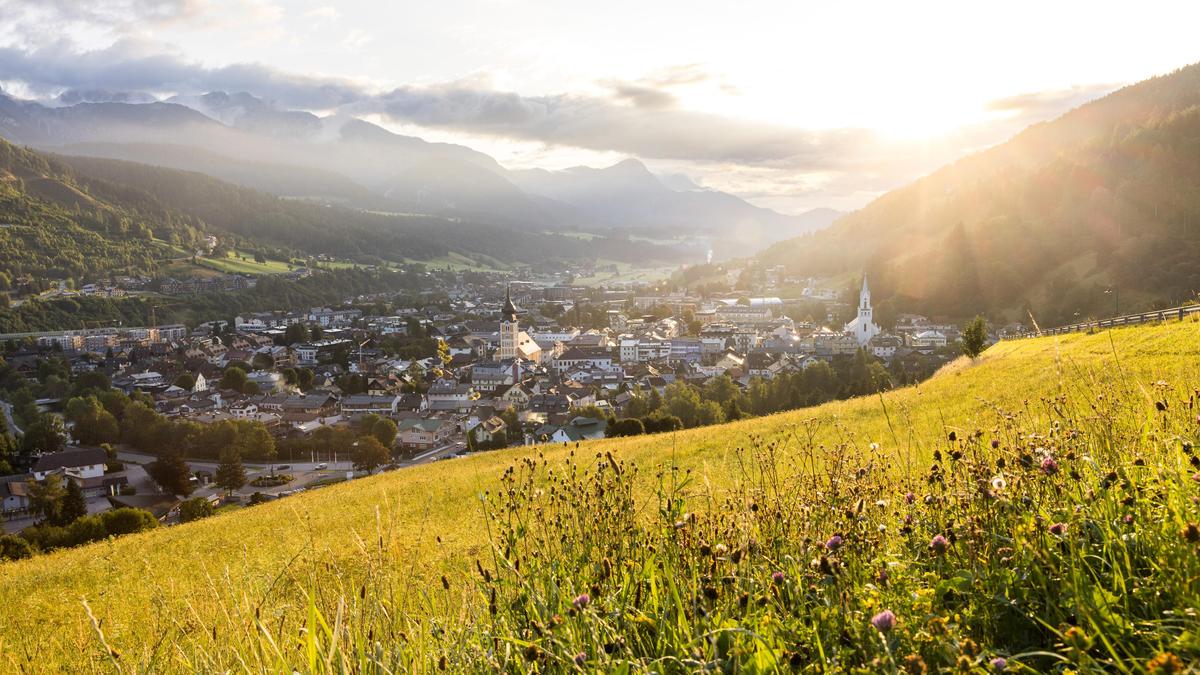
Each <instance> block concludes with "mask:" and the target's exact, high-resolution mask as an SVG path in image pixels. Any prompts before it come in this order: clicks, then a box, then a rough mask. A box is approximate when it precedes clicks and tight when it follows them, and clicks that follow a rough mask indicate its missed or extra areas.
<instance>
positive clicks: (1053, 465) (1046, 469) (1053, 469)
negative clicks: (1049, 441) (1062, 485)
mask: <svg viewBox="0 0 1200 675" xmlns="http://www.w3.org/2000/svg"><path fill="white" fill-rule="evenodd" d="M1042 473H1044V474H1046V475H1047V476H1053V475H1054V474H1056V473H1058V462H1056V461H1055V460H1054V458H1053V457H1051V456H1050V455H1046V458H1045V459H1043V460H1042Z"/></svg>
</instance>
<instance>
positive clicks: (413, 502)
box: [0, 322, 1200, 670]
mask: <svg viewBox="0 0 1200 675" xmlns="http://www.w3.org/2000/svg"><path fill="white" fill-rule="evenodd" d="M1198 357H1200V327H1198V325H1197V324H1196V323H1195V322H1190V323H1187V324H1182V325H1180V324H1172V325H1166V326H1161V327H1142V328H1132V329H1124V330H1119V331H1111V332H1106V333H1101V334H1097V335H1090V336H1089V335H1071V336H1066V337H1059V338H1046V339H1039V340H1029V341H1020V342H1008V343H1003V344H1000V345H997V346H994V347H992V348H991V349H990V350H988V351H987V352H986V353H985V354H984V356H983V357H982V358H981V359H980V361H979V362H978V363H976V364H967V363H964V362H961V361H960V362H958V363H955V364H952V365H951V366H949V367H948V368H947V369H946V370H945V371H944V372H942V373H940V374H939V375H938V376H937V377H935V378H934V379H932V380H930V381H929V382H927V383H925V384H923V385H921V386H919V387H912V388H907V389H903V390H899V391H895V392H892V393H889V394H887V395H885V396H883V397H882V399H880V398H864V399H856V400H851V401H846V402H839V403H834V404H829V405H825V406H821V407H819V408H814V409H808V410H801V411H796V412H791V413H785V414H780V415H774V416H771V417H767V418H760V419H757V420H749V421H745V422H740V423H735V424H728V425H724V426H721V427H716V428H707V429H700V430H695V431H691V432H683V433H680V434H678V435H677V436H676V437H674V438H672V437H668V436H654V437H641V438H635V439H628V440H621V441H604V442H598V443H595V444H590V445H589V446H585V448H584V450H585V452H584V454H585V456H587V455H590V453H591V452H592V451H604V450H611V451H612V452H613V453H614V454H615V455H617V456H619V457H620V458H621V459H623V460H632V461H635V462H637V463H639V464H641V465H642V466H649V465H653V464H655V463H658V462H662V461H666V460H669V459H671V458H672V457H674V459H675V460H676V461H677V462H679V463H680V464H681V465H683V466H687V467H694V468H695V469H696V470H697V471H698V472H699V473H701V474H702V475H703V476H704V477H705V480H706V481H707V482H709V483H711V484H713V485H714V486H716V487H718V488H719V487H720V486H721V485H722V484H723V483H725V482H726V481H727V480H728V476H729V475H730V474H731V473H732V472H731V471H730V469H731V468H732V465H731V462H732V459H733V458H732V456H731V454H732V453H731V449H732V448H735V447H737V446H742V445H747V444H749V443H752V442H753V440H754V438H756V437H765V438H767V439H786V437H787V436H788V435H790V434H793V433H797V432H801V431H803V430H804V429H808V428H810V427H808V426H806V425H802V423H804V422H806V421H809V420H818V421H819V422H820V423H819V425H818V426H817V427H815V433H817V434H819V435H820V437H821V438H824V439H826V441H827V442H829V443H831V444H832V443H833V442H836V441H837V440H838V439H839V438H842V437H843V436H844V435H846V434H852V435H853V436H854V437H855V438H856V439H857V440H858V441H859V442H866V441H878V442H880V443H881V444H882V445H883V446H884V448H885V449H888V448H896V458H897V461H896V470H899V471H904V470H906V468H905V467H907V466H913V467H917V468H916V469H915V470H918V471H919V470H921V469H923V468H924V465H925V463H926V461H927V458H926V457H925V450H924V449H923V448H928V447H929V446H930V445H931V444H933V443H935V442H936V441H937V440H938V439H942V438H944V433H945V431H946V430H947V429H960V430H967V429H973V428H974V424H975V421H977V420H978V419H980V418H981V416H982V415H984V412H985V408H986V407H987V402H995V403H1000V404H1005V405H1019V404H1020V403H1021V401H1022V400H1026V399H1030V398H1036V397H1038V396H1040V395H1043V394H1052V393H1053V392H1055V391H1056V390H1058V388H1059V387H1085V388H1086V387H1088V386H1089V384H1090V383H1091V382H1092V381H1093V380H1100V381H1104V380H1108V379H1111V378H1113V377H1118V376H1119V375H1122V374H1123V375H1124V376H1125V377H1126V378H1127V379H1129V380H1131V381H1132V382H1135V383H1140V384H1147V383H1149V382H1152V381H1154V380H1159V379H1162V380H1167V381H1169V382H1171V383H1173V384H1176V383H1178V384H1187V383H1194V382H1196V381H1197V379H1200V378H1198V376H1200V358H1198ZM885 405H886V408H887V411H888V414H889V415H890V418H891V422H892V425H894V428H895V429H896V430H897V431H896V435H895V436H893V434H892V433H891V431H889V424H888V417H887V416H885V415H884V414H883V406H885ZM545 452H546V455H547V458H548V459H550V460H551V461H552V462H553V461H554V460H555V459H558V458H561V457H562V456H563V455H565V453H566V452H567V451H566V450H565V449H562V448H546V449H545ZM529 455H530V452H529V451H528V450H519V449H517V450H510V451H505V452H497V453H489V454H484V455H480V456H477V457H473V458H468V459H463V460H456V461H450V462H442V463H438V464H435V465H431V466H427V467H423V468H419V469H412V470H407V471H401V472H397V473H393V474H390V475H385V476H378V477H375V478H371V479H367V480H363V481H357V482H354V483H352V484H346V485H339V486H334V487H330V488H326V489H324V490H322V491H319V492H314V493H311V494H308V495H304V496H301V497H295V498H290V499H287V500H282V501H279V502H275V503H272V504H268V505H264V506H259V507H255V508H253V509H248V510H245V511H241V512H237V513H230V514H225V515H221V516H217V517H215V518H212V519H210V520H207V521H203V522H200V523H195V524H191V525H186V526H180V527H174V528H170V529H167V530H160V531H157V532H152V533H146V534H142V535H136V536H131V537H127V538H122V539H118V540H115V541H112V542H109V543H102V544H97V545H93V546H88V547H85V548H81V549H76V550H70V551H64V552H61V553H57V554H53V555H47V556H42V557H38V558H35V559H33V560H29V561H23V562H20V563H13V564H7V565H3V566H0V574H2V575H3V578H4V583H3V584H2V585H0V669H2V670H13V669H14V668H15V667H16V666H18V665H19V664H21V663H23V662H26V663H27V661H26V659H27V658H33V659H34V661H33V663H36V664H38V666H40V667H50V666H52V665H73V666H75V667H76V668H78V667H80V666H84V665H85V664H86V665H87V666H89V667H96V666H97V665H99V664H101V663H103V661H104V659H105V655H104V653H103V651H102V650H101V648H100V646H99V642H98V641H97V640H96V637H95V635H96V634H95V631H94V629H93V628H92V626H91V625H90V624H89V622H88V619H87V615H86V612H85V610H84V605H83V602H82V600H83V599H86V601H87V602H88V604H89V605H90V606H91V609H92V610H93V612H94V614H95V616H96V618H97V619H99V620H101V621H102V624H101V627H102V630H103V632H104V634H105V636H106V638H107V639H108V642H109V643H110V644H111V645H112V646H113V647H115V648H116V649H118V650H120V651H121V652H122V654H123V656H122V659H121V661H122V663H125V664H130V663H140V664H143V665H144V664H146V663H148V662H150V661H151V658H152V657H151V654H154V653H157V654H158V657H157V658H159V659H161V658H164V657H166V658H170V654H172V653H173V652H172V651H171V650H172V649H178V650H180V652H181V653H186V652H190V651H193V650H208V651H211V650H213V649H214V647H215V646H217V647H219V648H221V649H237V648H238V647H239V644H242V643H241V639H242V636H244V635H245V634H246V632H248V631H251V630H252V628H251V627H252V626H253V622H254V614H255V608H256V607H258V606H260V604H261V607H262V610H261V611H262V615H263V619H262V620H263V621H264V623H268V624H270V625H272V626H277V625H278V626H280V628H279V633H278V634H277V635H279V636H281V637H282V636H284V635H288V634H294V633H295V631H296V630H298V629H299V628H300V627H302V625H303V620H304V615H305V607H306V600H305V599H304V589H305V588H314V587H315V588H318V589H320V591H321V592H322V593H323V594H325V596H326V599H328V597H329V596H330V595H331V594H345V595H347V596H349V597H354V596H355V594H356V591H357V589H358V588H359V587H360V585H361V584H363V583H364V581H366V580H370V582H371V583H372V584H375V583H376V582H377V581H378V580H379V579H380V578H381V577H383V578H391V579H400V580H402V582H403V581H405V580H411V582H412V583H407V584H406V583H400V584H398V586H399V587H402V588H405V587H407V588H409V589H411V591H412V595H411V597H410V598H394V599H392V600H391V601H390V602H391V603H392V604H391V605H390V606H391V607H393V608H398V609H400V610H402V611H403V610H412V609H415V608H416V607H417V606H422V607H424V606H427V604H428V602H429V598H427V597H425V594H426V593H427V592H430V591H428V589H430V588H431V587H435V586H436V582H434V583H432V584H430V583H426V582H429V581H433V580H435V579H437V577H438V576H439V575H441V574H443V573H445V574H447V575H449V577H450V579H452V580H457V579H459V578H461V576H462V575H464V574H467V573H468V567H469V564H470V562H471V561H473V560H474V559H475V558H477V557H485V558H486V551H485V548H484V542H485V533H484V532H483V528H482V519H481V517H480V508H479V505H478V499H477V495H478V494H479V493H480V492H482V491H483V490H487V489H494V488H495V487H496V485H497V484H498V477H499V474H500V473H501V472H502V471H503V470H504V468H506V467H507V466H509V465H510V464H511V463H512V462H513V461H514V460H515V459H516V458H519V457H527V456H529ZM646 473H650V472H646ZM438 536H440V537H441V543H438V542H437V541H436V540H435V537H438ZM452 584H454V587H456V588H457V587H458V585H457V582H456V581H452ZM435 595H441V593H440V591H439V593H437V594H435ZM279 622H283V624H282V625H281V624H280V623H279ZM285 628H286V630H285ZM214 635H216V636H218V637H217V639H216V641H215V642H214V638H213V636H214ZM247 644H248V643H247ZM242 647H243V649H249V647H248V646H246V645H245V644H242ZM243 653H244V652H243ZM34 655H36V656H34ZM157 663H158V664H159V665H160V666H161V665H162V661H158V662H157ZM176 665H178V664H176Z"/></svg>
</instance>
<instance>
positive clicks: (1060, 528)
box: [1050, 523, 1067, 537]
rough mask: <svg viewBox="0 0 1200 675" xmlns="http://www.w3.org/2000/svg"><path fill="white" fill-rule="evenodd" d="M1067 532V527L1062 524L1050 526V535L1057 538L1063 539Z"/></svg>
mask: <svg viewBox="0 0 1200 675" xmlns="http://www.w3.org/2000/svg"><path fill="white" fill-rule="evenodd" d="M1066 531H1067V526H1066V525H1064V524H1062V523H1054V524H1053V525H1051V526H1050V534H1053V535H1054V536H1056V537H1061V536H1062V535H1063V534H1065V533H1066Z"/></svg>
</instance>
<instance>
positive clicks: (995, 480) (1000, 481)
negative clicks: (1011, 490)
mask: <svg viewBox="0 0 1200 675" xmlns="http://www.w3.org/2000/svg"><path fill="white" fill-rule="evenodd" d="M1006 487H1008V483H1007V482H1006V481H1005V480H1004V476H993V477H992V489H993V490H996V491H997V492H999V491H1000V490H1003V489H1004V488H1006Z"/></svg>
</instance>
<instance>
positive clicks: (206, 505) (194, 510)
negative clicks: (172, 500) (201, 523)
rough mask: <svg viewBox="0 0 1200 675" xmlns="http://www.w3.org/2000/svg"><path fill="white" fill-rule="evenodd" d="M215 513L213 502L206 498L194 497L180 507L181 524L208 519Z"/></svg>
mask: <svg viewBox="0 0 1200 675" xmlns="http://www.w3.org/2000/svg"><path fill="white" fill-rule="evenodd" d="M214 511H215V509H214V508H213V505H212V502H210V501H208V500H207V499H205V498H204V497H192V498H191V499H188V500H187V501H185V502H183V503H182V504H180V505H179V522H181V523H190V522H192V521H193V520H200V519H201V518H207V517H209V516H211V515H212V514H213V513H214Z"/></svg>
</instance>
